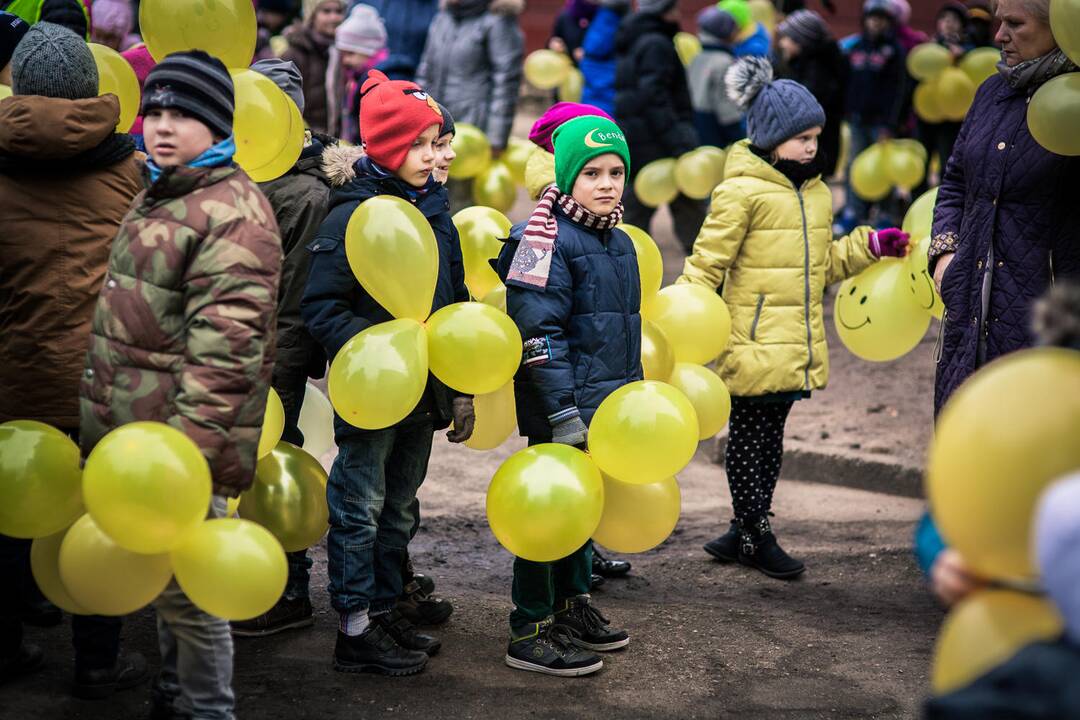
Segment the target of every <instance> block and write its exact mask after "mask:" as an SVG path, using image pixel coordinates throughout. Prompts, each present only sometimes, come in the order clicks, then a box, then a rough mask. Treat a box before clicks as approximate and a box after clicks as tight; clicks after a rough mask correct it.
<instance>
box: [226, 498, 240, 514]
mask: <svg viewBox="0 0 1080 720" xmlns="http://www.w3.org/2000/svg"><path fill="white" fill-rule="evenodd" d="M239 512H240V498H238V497H231V498H229V499H228V500H226V501H225V517H236V516H237V514H238V513H239Z"/></svg>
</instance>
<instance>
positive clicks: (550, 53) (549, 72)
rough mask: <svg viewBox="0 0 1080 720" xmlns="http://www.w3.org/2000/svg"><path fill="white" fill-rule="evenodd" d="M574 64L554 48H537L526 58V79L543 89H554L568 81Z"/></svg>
mask: <svg viewBox="0 0 1080 720" xmlns="http://www.w3.org/2000/svg"><path fill="white" fill-rule="evenodd" d="M572 68H573V65H572V64H571V62H570V58H569V57H567V56H566V55H564V54H563V53H559V52H555V51H554V50H546V49H545V50H535V51H533V52H531V53H529V55H528V57H526V58H525V79H526V80H528V81H529V83H530V84H532V85H533V86H534V87H537V88H539V89H541V90H554V89H555V88H557V87H559V86H560V85H562V84H563V82H565V81H566V76H567V75H569V74H570V70H571V69H572Z"/></svg>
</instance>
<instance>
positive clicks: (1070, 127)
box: [1027, 72, 1080, 155]
mask: <svg viewBox="0 0 1080 720" xmlns="http://www.w3.org/2000/svg"><path fill="white" fill-rule="evenodd" d="M1027 123H1028V129H1029V130H1030V131H1031V136H1032V137H1033V138H1035V141H1036V142H1038V143H1039V144H1040V145H1042V146H1043V147H1044V148H1046V149H1047V150H1049V151H1050V152H1052V153H1057V154H1058V155H1080V133H1078V132H1077V131H1076V129H1077V127H1080V72H1072V73H1066V74H1065V75H1059V76H1058V77H1056V78H1053V79H1052V80H1049V81H1047V82H1046V83H1045V84H1044V85H1043V86H1042V87H1040V88H1039V89H1038V90H1036V91H1035V95H1034V96H1032V98H1031V103H1030V104H1029V105H1028V111H1027Z"/></svg>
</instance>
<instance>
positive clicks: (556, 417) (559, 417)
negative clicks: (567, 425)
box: [548, 406, 581, 427]
mask: <svg viewBox="0 0 1080 720" xmlns="http://www.w3.org/2000/svg"><path fill="white" fill-rule="evenodd" d="M576 417H581V412H580V411H579V410H578V409H577V406H571V407H568V408H564V409H562V410H559V411H558V412H556V413H552V414H551V415H548V423H550V424H551V427H555V426H556V425H558V424H559V423H561V422H566V421H567V420H573V419H574V418H576Z"/></svg>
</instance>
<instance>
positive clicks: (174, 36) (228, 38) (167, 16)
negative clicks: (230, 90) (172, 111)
mask: <svg viewBox="0 0 1080 720" xmlns="http://www.w3.org/2000/svg"><path fill="white" fill-rule="evenodd" d="M139 28H140V30H139V32H140V33H141V34H142V37H143V40H144V41H145V42H146V49H147V50H149V51H150V54H151V55H152V56H153V57H154V60H155V61H156V62H161V61H162V60H164V59H165V56H166V55H169V54H170V53H174V52H179V51H181V50H193V49H198V50H204V51H206V52H208V53H210V54H211V55H213V56H214V57H216V58H218V59H219V60H221V61H222V62H223V63H225V67H228V68H246V67H247V66H248V65H250V64H251V60H252V58H253V57H254V56H255V33H256V25H255V9H254V5H253V4H252V3H251V2H250V0H143V2H142V3H141V4H140V5H139Z"/></svg>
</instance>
